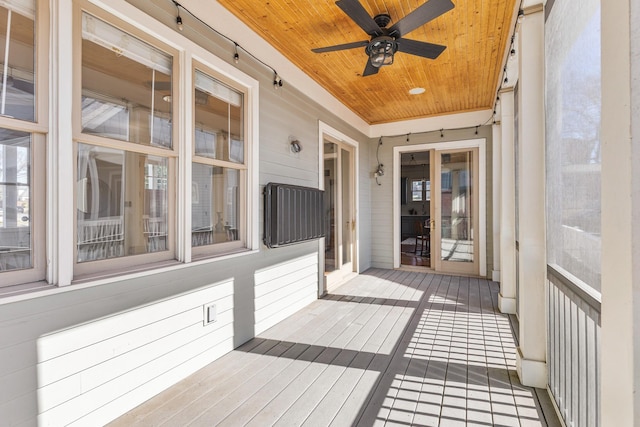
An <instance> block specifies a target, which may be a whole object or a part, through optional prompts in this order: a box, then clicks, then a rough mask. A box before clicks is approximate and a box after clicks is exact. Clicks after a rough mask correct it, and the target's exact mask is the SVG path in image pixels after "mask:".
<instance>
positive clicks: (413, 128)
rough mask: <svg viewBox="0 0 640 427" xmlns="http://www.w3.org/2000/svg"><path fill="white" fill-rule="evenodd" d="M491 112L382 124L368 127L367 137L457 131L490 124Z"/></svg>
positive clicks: (473, 112) (475, 112)
mask: <svg viewBox="0 0 640 427" xmlns="http://www.w3.org/2000/svg"><path fill="white" fill-rule="evenodd" d="M492 115H493V110H489V109H488V110H480V111H472V112H466V113H458V114H447V115H445V116H434V117H425V118H423V119H415V120H405V121H402V122H394V123H384V124H379V125H372V126H370V127H369V137H370V138H378V137H381V136H390V135H404V134H407V133H420V132H429V131H433V130H439V129H444V130H447V129H458V128H466V127H474V126H478V125H482V124H485V123H486V124H488V123H491V116H492Z"/></svg>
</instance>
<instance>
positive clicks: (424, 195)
mask: <svg viewBox="0 0 640 427" xmlns="http://www.w3.org/2000/svg"><path fill="white" fill-rule="evenodd" d="M414 182H419V183H420V188H421V189H420V190H419V191H420V199H417V200H414V198H413V193H414V190H413V183H414ZM427 184H429V185H427ZM427 187H429V188H428V189H427ZM409 188H410V190H409V192H410V193H411V200H410V201H411V202H413V203H419V202H430V201H431V181H429V180H428V179H423V178H420V179H414V178H409ZM416 192H417V190H416ZM427 196H428V197H427Z"/></svg>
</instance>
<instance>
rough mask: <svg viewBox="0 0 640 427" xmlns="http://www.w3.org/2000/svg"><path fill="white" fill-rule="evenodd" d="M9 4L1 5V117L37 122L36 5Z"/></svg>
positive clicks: (27, 2)
mask: <svg viewBox="0 0 640 427" xmlns="http://www.w3.org/2000/svg"><path fill="white" fill-rule="evenodd" d="M13 3H15V4H13ZM8 4H9V5H10V6H11V7H9V8H7V7H3V6H0V89H1V92H0V115H3V116H9V117H13V118H16V119H20V120H28V121H34V120H35V96H34V93H35V71H34V70H35V68H34V67H35V59H34V57H35V25H34V13H33V8H34V7H35V2H33V1H20V2H8ZM7 29H8V30H9V34H10V35H9V40H7V38H6V36H7ZM5 58H7V59H8V61H7V62H6V63H5Z"/></svg>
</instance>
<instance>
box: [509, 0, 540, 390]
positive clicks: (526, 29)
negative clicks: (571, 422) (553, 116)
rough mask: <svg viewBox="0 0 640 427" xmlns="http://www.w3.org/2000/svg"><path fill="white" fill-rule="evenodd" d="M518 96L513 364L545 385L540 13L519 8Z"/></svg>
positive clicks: (528, 379) (530, 382)
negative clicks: (515, 347) (516, 289)
mask: <svg viewBox="0 0 640 427" xmlns="http://www.w3.org/2000/svg"><path fill="white" fill-rule="evenodd" d="M524 13H525V16H524V19H523V21H522V25H521V27H520V34H519V39H518V40H519V44H520V49H519V52H520V69H519V82H518V85H519V94H518V95H519V96H518V169H519V177H518V204H519V205H518V230H519V232H518V241H519V250H518V257H519V259H518V266H519V268H518V270H519V271H518V282H519V295H518V304H519V306H518V315H519V319H520V337H519V338H520V340H519V341H520V346H519V347H518V351H517V354H516V367H517V370H518V376H519V377H520V381H521V382H522V384H524V385H527V386H533V387H546V385H547V365H546V353H547V352H546V348H547V346H546V326H545V325H546V315H545V291H544V290H545V286H546V276H547V269H546V239H545V236H546V230H545V228H546V225H545V150H544V13H543V9H542V4H541V3H540V4H534V5H531V6H528V7H526V8H525V9H524Z"/></svg>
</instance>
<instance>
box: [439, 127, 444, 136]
mask: <svg viewBox="0 0 640 427" xmlns="http://www.w3.org/2000/svg"><path fill="white" fill-rule="evenodd" d="M440 138H444V129H440Z"/></svg>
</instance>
